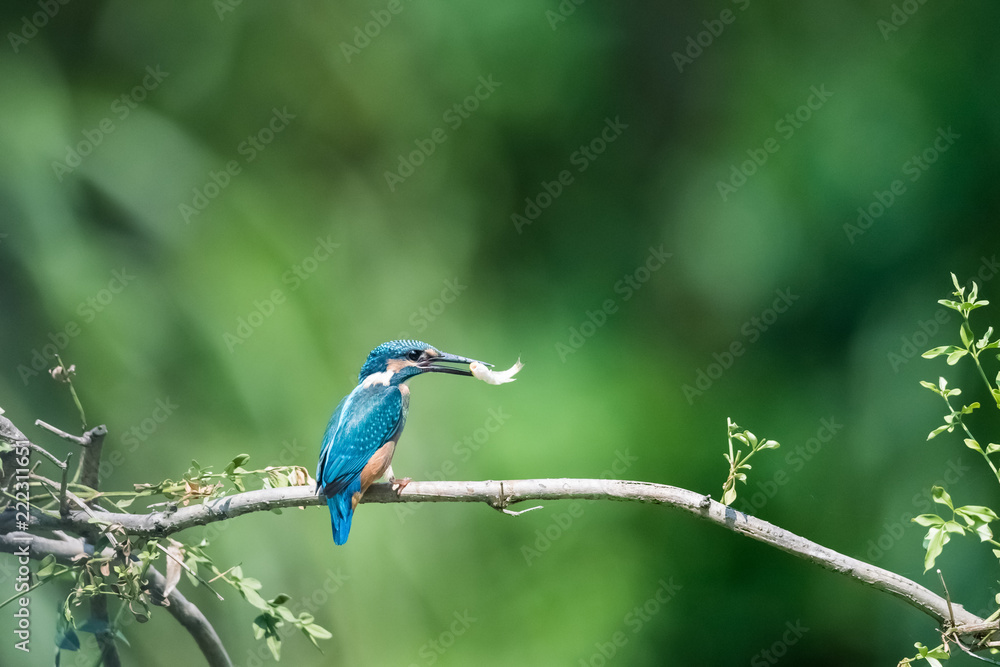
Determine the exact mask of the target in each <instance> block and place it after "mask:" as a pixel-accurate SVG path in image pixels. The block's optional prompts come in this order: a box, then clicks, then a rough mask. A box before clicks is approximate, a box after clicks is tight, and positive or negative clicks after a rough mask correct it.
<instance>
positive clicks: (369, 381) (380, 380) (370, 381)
mask: <svg viewBox="0 0 1000 667" xmlns="http://www.w3.org/2000/svg"><path fill="white" fill-rule="evenodd" d="M392 375H393V373H392V371H382V372H381V373H372V374H371V375H369V376H368V377H366V378H365V380H364V382H362V383H361V386H362V387H373V386H375V385H377V384H380V385H383V386H386V387H388V386H389V380H391V379H392Z"/></svg>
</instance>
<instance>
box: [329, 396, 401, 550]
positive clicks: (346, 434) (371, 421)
mask: <svg viewBox="0 0 1000 667" xmlns="http://www.w3.org/2000/svg"><path fill="white" fill-rule="evenodd" d="M405 420H406V409H405V401H404V398H403V395H402V392H400V390H399V388H398V387H393V386H385V385H373V386H368V387H364V386H361V385H358V386H357V387H356V388H355V389H354V391H352V392H351V393H350V394H349V395H348V396H347V397H346V398H344V400H342V401H341V402H340V405H338V406H337V409H336V410H335V411H334V413H333V416H332V417H331V418H330V423H329V424H328V425H327V427H326V435H325V436H324V437H323V448H322V451H321V452H320V457H319V465H318V466H317V468H316V485H317V487H318V490H321V491H322V492H323V493H324V494H325V495H326V497H327V501H326V502H327V505H328V506H329V507H330V519H331V522H332V524H333V540H334V542H336V543H337V544H343V543H344V542H346V541H347V535H348V533H349V532H350V530H351V519H352V517H353V514H354V509H353V503H352V498H353V496H354V494H355V493H356V492H358V491H361V470H362V469H363V468H364V467H365V464H366V463H368V460H369V459H371V457H372V456H373V455H374V454H375V452H376V451H378V449H379V447H381V446H382V445H384V444H385V443H386V442H387V441H389V440H391V439H392V438H393V437H394V436H396V434H398V433H399V431H401V430H402V428H403V423H404V422H405Z"/></svg>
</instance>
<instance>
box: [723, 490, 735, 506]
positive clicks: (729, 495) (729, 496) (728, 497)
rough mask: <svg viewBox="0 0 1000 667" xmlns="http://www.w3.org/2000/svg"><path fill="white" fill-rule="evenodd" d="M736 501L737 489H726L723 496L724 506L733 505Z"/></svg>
mask: <svg viewBox="0 0 1000 667" xmlns="http://www.w3.org/2000/svg"><path fill="white" fill-rule="evenodd" d="M735 500H736V488H735V487H729V488H728V489H726V492H725V493H723V494H722V504H723V505H732V504H733V502H734V501H735Z"/></svg>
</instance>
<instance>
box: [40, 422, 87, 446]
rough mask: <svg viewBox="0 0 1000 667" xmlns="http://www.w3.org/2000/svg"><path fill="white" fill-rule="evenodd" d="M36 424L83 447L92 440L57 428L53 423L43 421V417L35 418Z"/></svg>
mask: <svg viewBox="0 0 1000 667" xmlns="http://www.w3.org/2000/svg"><path fill="white" fill-rule="evenodd" d="M35 426H40V427H41V428H44V429H45V430H46V431H48V432H49V433H54V434H56V435H58V436H59V437H60V438H62V439H63V440H69V441H70V442H72V443H74V444H77V445H80V446H81V447H87V446H89V445H90V441H89V440H88V439H87V438H86V437H80V436H78V435H73V434H72V433H67V432H66V431H64V430H62V429H61V428H56V427H55V426H53V425H52V424H48V423H46V422H44V421H42V420H41V419H36V420H35Z"/></svg>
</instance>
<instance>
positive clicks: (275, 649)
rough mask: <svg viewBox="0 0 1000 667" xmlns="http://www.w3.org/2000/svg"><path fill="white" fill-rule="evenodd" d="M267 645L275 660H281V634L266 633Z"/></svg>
mask: <svg viewBox="0 0 1000 667" xmlns="http://www.w3.org/2000/svg"><path fill="white" fill-rule="evenodd" d="M265 641H266V642H267V647H268V648H269V649H271V655H273V656H274V659H275V661H278V660H281V636H280V635H278V634H277V633H275V634H272V635H268V636H267V639H266V640H265Z"/></svg>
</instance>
